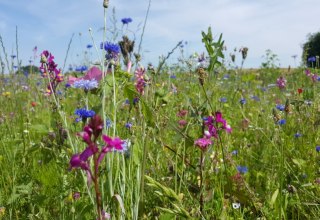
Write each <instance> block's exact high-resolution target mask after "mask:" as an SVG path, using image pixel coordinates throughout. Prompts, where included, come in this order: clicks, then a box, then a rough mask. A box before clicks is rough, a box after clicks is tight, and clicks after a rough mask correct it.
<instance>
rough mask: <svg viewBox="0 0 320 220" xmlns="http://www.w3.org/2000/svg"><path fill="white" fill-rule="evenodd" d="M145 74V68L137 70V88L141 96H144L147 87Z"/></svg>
mask: <svg viewBox="0 0 320 220" xmlns="http://www.w3.org/2000/svg"><path fill="white" fill-rule="evenodd" d="M145 72H146V70H145V68H143V67H140V68H137V70H136V71H135V79H136V83H135V86H136V90H137V91H138V92H139V93H140V95H143V94H144V87H145V86H146V81H145V80H144V74H145Z"/></svg>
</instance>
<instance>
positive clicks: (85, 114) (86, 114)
mask: <svg viewBox="0 0 320 220" xmlns="http://www.w3.org/2000/svg"><path fill="white" fill-rule="evenodd" d="M74 114H75V115H78V116H79V118H77V119H76V121H77V122H78V121H80V120H81V119H87V118H92V117H93V116H94V115H95V114H96V113H95V112H94V111H93V110H87V109H85V108H79V109H76V110H75V111H74Z"/></svg>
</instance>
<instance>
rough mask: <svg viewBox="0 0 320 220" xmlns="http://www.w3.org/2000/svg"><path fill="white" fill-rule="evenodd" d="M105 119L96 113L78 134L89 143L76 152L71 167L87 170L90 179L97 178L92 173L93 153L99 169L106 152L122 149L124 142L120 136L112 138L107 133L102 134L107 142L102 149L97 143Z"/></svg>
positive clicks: (96, 166)
mask: <svg viewBox="0 0 320 220" xmlns="http://www.w3.org/2000/svg"><path fill="white" fill-rule="evenodd" d="M102 129H103V121H102V119H101V117H100V116H99V115H95V116H93V117H92V118H91V120H90V122H89V124H88V125H86V126H85V127H84V128H83V131H82V132H80V133H79V134H78V135H79V136H80V137H82V140H83V142H85V143H86V144H87V147H86V148H85V149H84V151H83V152H82V153H78V154H74V155H73V156H72V157H71V159H70V169H72V168H81V169H82V170H85V171H87V174H88V179H89V180H90V178H95V176H93V175H92V171H91V168H90V161H89V158H90V157H92V156H93V155H97V156H96V157H94V158H95V159H96V161H95V169H98V166H99V164H100V163H101V161H102V160H103V158H104V156H105V155H106V153H108V152H111V151H112V150H113V149H116V150H122V149H123V147H122V144H123V143H124V142H123V141H122V140H121V139H120V138H118V137H115V138H111V137H109V136H107V135H102V140H103V141H104V142H105V145H104V146H103V147H102V148H101V149H100V148H99V147H98V145H97V140H98V138H99V136H100V135H101V133H102Z"/></svg>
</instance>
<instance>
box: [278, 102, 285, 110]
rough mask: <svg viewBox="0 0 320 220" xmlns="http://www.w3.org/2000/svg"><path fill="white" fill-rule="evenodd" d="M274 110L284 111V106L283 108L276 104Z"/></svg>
mask: <svg viewBox="0 0 320 220" xmlns="http://www.w3.org/2000/svg"><path fill="white" fill-rule="evenodd" d="M276 108H277V109H278V110H279V111H284V109H285V106H284V105H281V104H277V105H276Z"/></svg>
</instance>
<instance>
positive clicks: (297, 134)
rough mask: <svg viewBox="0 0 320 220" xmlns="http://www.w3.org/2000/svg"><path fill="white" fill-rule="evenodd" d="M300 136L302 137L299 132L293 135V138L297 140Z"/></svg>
mask: <svg viewBox="0 0 320 220" xmlns="http://www.w3.org/2000/svg"><path fill="white" fill-rule="evenodd" d="M301 136H302V134H300V133H299V132H297V133H295V134H294V137H295V138H299V137H301Z"/></svg>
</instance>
